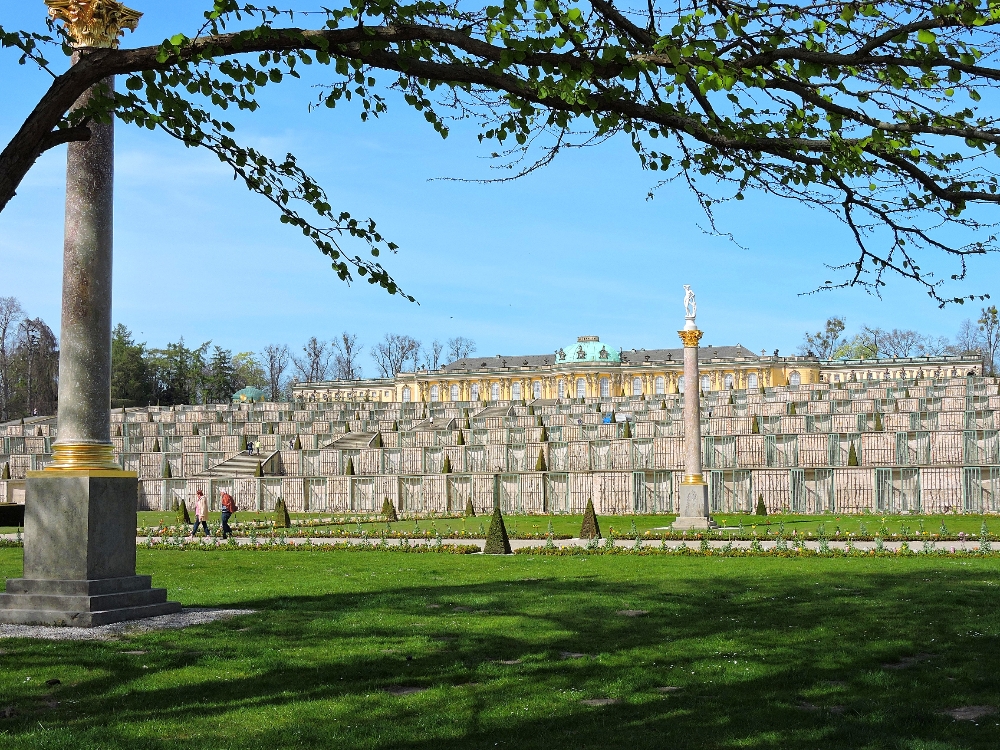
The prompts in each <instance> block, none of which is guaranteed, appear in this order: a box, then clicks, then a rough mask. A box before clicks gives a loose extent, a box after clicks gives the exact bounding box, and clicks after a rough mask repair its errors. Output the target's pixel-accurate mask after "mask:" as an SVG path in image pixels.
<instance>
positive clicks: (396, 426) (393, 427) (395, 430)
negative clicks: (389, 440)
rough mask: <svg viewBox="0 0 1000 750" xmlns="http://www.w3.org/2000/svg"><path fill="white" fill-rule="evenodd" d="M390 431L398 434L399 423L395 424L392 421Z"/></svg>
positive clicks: (394, 421) (395, 422)
mask: <svg viewBox="0 0 1000 750" xmlns="http://www.w3.org/2000/svg"><path fill="white" fill-rule="evenodd" d="M392 431H393V432H399V422H397V421H396V420H393V421H392Z"/></svg>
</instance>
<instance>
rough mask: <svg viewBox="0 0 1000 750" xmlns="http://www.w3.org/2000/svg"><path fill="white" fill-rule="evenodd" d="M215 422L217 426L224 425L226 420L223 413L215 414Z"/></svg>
mask: <svg viewBox="0 0 1000 750" xmlns="http://www.w3.org/2000/svg"><path fill="white" fill-rule="evenodd" d="M215 421H216V423H217V424H222V423H223V421H224V420H223V419H222V412H221V411H217V412H215Z"/></svg>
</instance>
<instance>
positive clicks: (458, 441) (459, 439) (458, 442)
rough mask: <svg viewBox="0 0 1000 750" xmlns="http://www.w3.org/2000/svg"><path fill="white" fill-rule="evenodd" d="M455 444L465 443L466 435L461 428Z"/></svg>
mask: <svg viewBox="0 0 1000 750" xmlns="http://www.w3.org/2000/svg"><path fill="white" fill-rule="evenodd" d="M455 445H465V435H464V434H463V433H462V431H461V430H459V431H458V438H457V439H456V440H455Z"/></svg>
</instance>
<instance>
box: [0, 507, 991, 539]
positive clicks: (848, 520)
mask: <svg viewBox="0 0 1000 750" xmlns="http://www.w3.org/2000/svg"><path fill="white" fill-rule="evenodd" d="M291 517H292V519H298V520H312V521H313V522H316V521H317V520H323V519H331V518H333V519H337V520H339V521H341V525H338V526H320V527H317V528H321V529H328V528H344V529H346V530H348V531H355V530H357V528H358V526H359V525H360V526H361V528H362V529H363V530H366V531H368V532H369V533H370V534H373V535H376V536H377V535H378V534H379V533H380V532H381V531H383V530H389V531H403V532H412V531H413V530H414V526H416V527H417V528H419V529H420V531H421V532H423V531H424V530H429V531H431V532H432V533H433V530H434V529H436V530H438V531H440V532H441V533H442V534H444V533H447V532H448V531H449V530H450V531H454V532H461V531H465V532H466V533H468V534H470V535H473V536H476V535H478V536H485V534H486V529H488V528H489V525H490V517H489V515H480V516H476V517H473V518H461V517H458V518H424V519H420V520H419V521H413V520H402V521H397V522H395V523H391V524H386V523H385V522H384V521H382V522H376V523H362V524H358V523H357V522H356V521H355V520H350V521H346V519H347V518H349V517H348V516H343V515H339V516H334V515H331V514H328V513H319V514H312V513H310V514H307V513H292V514H291ZM365 517H366V518H370V517H371V516H370V515H368V516H365ZM713 517H714V518H715V520H716V521H717V522H718V523H719V524H720V525H721V526H723V527H725V528H724V529H723V531H722V534H723V536H725V535H726V534H727V533H729V532H730V531H732V532H737V530H738V529H739V528H740V527H741V526H742V529H743V533H744V534H746V535H751V534H753V533H754V532H756V533H757V534H759V535H760V536H765V534H766V533H767V532H768V531H770V533H771V534H777V533H778V532H779V530H780V531H782V533H784V534H791V533H792V532H793V531H794V532H796V533H797V534H801V535H807V534H812V535H813V536H817V535H819V534H824V533H825V534H826V535H828V536H830V537H834V536H836V534H837V532H838V531H839V532H840V536H847V535H848V534H861V535H872V534H877V533H880V532H882V533H883V535H884V536H886V537H891V536H892V535H893V534H900V533H903V534H906V535H908V536H918V535H920V534H921V532H926V534H927V535H933V534H937V533H940V532H941V531H942V528H941V526H942V524H944V527H945V529H946V532H947V533H948V534H952V535H954V534H958V533H959V532H964V533H966V534H971V535H978V534H979V532H980V530H981V529H982V525H983V521H985V522H986V524H987V527H988V530H989V532H990V533H991V534H996V533H1000V518H998V517H997V516H983V515H977V514H971V513H970V514H966V515H961V514H950V515H933V516H931V515H928V516H919V515H906V516H899V515H896V516H893V515H876V514H867V515H847V514H840V513H827V514H824V515H818V516H805V515H793V514H790V513H775V514H772V515H770V516H757V515H750V514H739V513H715V514H713ZM675 518H676V516H673V515H636V516H631V515H622V516H600V517H599V521H600V525H601V531H602V532H603V533H604V534H605V536H607V535H608V534H609V533H611V531H614V532H615V533H616V534H619V535H621V534H629V533H631V531H632V524H633V522H634V523H635V529H636V531H637V532H638V533H639V534H645V533H646V532H647V531H648V532H650V534H651V536H654V537H657V536H658V535H659V534H660V533H661V531H659V530H662V529H666V528H667V527H669V526H670V524H672V523H673V522H674V519H675ZM273 519H274V514H273V513H254V512H248V511H244V512H240V513H237V514H236V515H235V516H234V519H233V520H234V521H236V522H241V521H270V520H273ZM504 520H505V522H506V525H507V531H508V532H510V533H512V534H513V533H515V530H516V531H517V533H520V534H535V535H541V536H544V535H545V533H546V532H547V531H548V529H549V524H550V523H551V524H552V531H553V533H555V534H560V535H569V536H577V535H578V534H579V533H580V525H581V524H582V522H583V516H582V515H563V514H556V515H545V516H541V515H536V516H519V515H515V514H505V515H504ZM176 523H177V514H176V513H173V512H169V513H165V512H160V511H143V512H141V513H139V525H140V526H146V527H155V526H157V525H173V524H176ZM209 525H210V526H211V527H212V528H213V529H214V528H216V527H217V526H218V525H219V515H218V513H211V514H209ZM9 531H10V532H12V531H13V529H10V530H9Z"/></svg>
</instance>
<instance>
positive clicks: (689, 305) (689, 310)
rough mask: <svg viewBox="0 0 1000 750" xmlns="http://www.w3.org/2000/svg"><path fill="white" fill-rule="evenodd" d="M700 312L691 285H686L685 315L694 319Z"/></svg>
mask: <svg viewBox="0 0 1000 750" xmlns="http://www.w3.org/2000/svg"><path fill="white" fill-rule="evenodd" d="M697 312H698V304H697V303H696V302H695V300H694V292H692V291H691V285H690V284H685V285H684V317H685V318H689V319H690V320H694V316H695V314H696V313H697Z"/></svg>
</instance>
